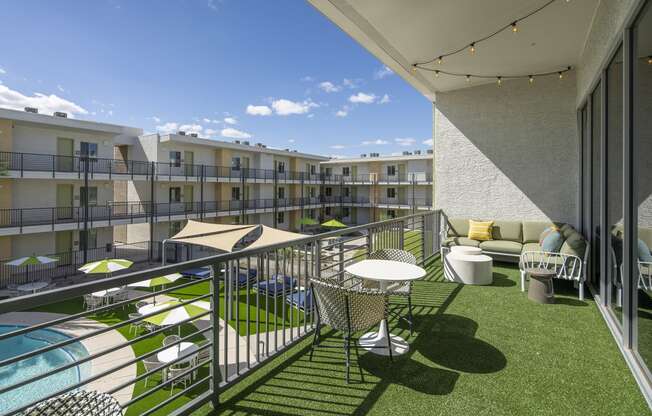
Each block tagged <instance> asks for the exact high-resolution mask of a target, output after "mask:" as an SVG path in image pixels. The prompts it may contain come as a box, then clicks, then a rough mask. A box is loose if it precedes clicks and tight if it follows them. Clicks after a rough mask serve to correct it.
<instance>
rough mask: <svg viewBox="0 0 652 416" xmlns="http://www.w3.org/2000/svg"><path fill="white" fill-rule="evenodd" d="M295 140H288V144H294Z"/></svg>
mask: <svg viewBox="0 0 652 416" xmlns="http://www.w3.org/2000/svg"><path fill="white" fill-rule="evenodd" d="M295 141H296V140H294V139H288V143H294V142H295Z"/></svg>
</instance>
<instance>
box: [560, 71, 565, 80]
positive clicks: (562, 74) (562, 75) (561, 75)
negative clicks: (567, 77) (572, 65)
mask: <svg viewBox="0 0 652 416" xmlns="http://www.w3.org/2000/svg"><path fill="white" fill-rule="evenodd" d="M562 78H564V73H563V72H561V71H559V79H562Z"/></svg>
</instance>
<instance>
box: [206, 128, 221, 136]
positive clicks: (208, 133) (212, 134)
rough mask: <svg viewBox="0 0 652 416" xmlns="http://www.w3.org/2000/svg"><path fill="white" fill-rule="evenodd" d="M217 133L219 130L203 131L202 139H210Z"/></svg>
mask: <svg viewBox="0 0 652 416" xmlns="http://www.w3.org/2000/svg"><path fill="white" fill-rule="evenodd" d="M217 133H219V130H215V129H206V130H204V137H212V136H214V135H216V134H217Z"/></svg>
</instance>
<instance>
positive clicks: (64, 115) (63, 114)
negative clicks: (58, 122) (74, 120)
mask: <svg viewBox="0 0 652 416" xmlns="http://www.w3.org/2000/svg"><path fill="white" fill-rule="evenodd" d="M53 116H55V117H61V118H68V113H64V112H63V111H55V112H54V114H53Z"/></svg>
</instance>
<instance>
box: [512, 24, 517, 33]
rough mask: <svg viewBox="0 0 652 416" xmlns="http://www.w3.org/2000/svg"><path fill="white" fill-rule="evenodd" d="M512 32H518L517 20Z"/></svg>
mask: <svg viewBox="0 0 652 416" xmlns="http://www.w3.org/2000/svg"><path fill="white" fill-rule="evenodd" d="M512 32H514V33H516V32H518V26H516V22H514V23H512Z"/></svg>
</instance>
